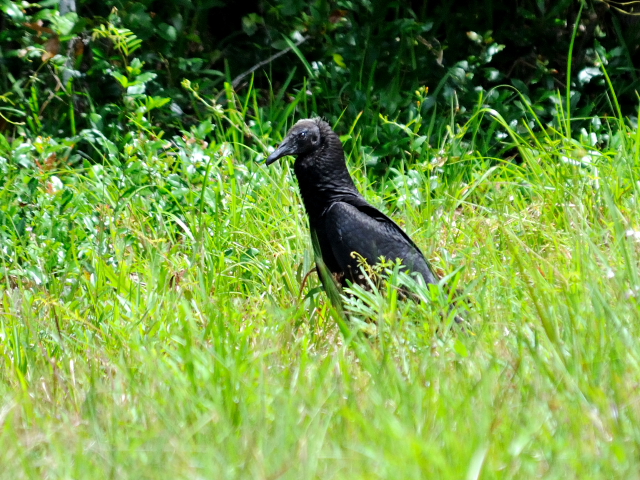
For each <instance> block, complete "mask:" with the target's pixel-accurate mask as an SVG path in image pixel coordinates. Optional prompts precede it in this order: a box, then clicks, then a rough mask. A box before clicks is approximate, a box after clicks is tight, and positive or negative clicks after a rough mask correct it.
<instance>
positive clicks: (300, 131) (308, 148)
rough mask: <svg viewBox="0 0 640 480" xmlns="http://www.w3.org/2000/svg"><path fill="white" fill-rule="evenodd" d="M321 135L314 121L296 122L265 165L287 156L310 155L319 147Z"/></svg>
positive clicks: (317, 124) (316, 121)
mask: <svg viewBox="0 0 640 480" xmlns="http://www.w3.org/2000/svg"><path fill="white" fill-rule="evenodd" d="M321 142H322V135H321V132H320V125H319V123H318V120H316V119H304V120H300V121H298V123H296V124H295V125H294V126H293V127H291V130H289V133H287V136H286V137H284V140H282V143H281V144H280V146H279V147H278V148H276V150H275V151H274V152H273V153H272V154H271V155H269V158H267V162H266V163H267V165H271V164H272V163H273V162H275V161H276V160H278V159H279V158H282V157H286V156H287V155H296V156H298V155H305V154H309V153H312V152H313V151H315V150H316V149H318V148H319V147H320V144H321Z"/></svg>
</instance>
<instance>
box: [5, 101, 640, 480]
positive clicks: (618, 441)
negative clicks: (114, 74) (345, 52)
mask: <svg viewBox="0 0 640 480" xmlns="http://www.w3.org/2000/svg"><path fill="white" fill-rule="evenodd" d="M303 91H304V90H303ZM237 100H238V101H237V102H235V103H234V102H231V103H230V104H229V105H228V106H227V107H226V109H224V110H222V109H220V108H218V109H217V110H216V111H215V113H213V117H212V119H211V121H205V122H203V123H202V124H201V125H200V127H199V128H197V129H193V130H192V131H191V132H185V133H184V136H183V137H181V138H179V137H176V138H173V139H158V138H157V137H156V136H153V135H150V134H148V133H146V132H145V131H142V130H140V131H136V130H134V131H133V132H132V133H131V135H129V136H128V137H126V138H124V139H123V141H122V144H121V145H117V148H116V149H115V150H114V148H113V145H111V146H110V144H109V140H106V139H103V140H100V139H99V138H98V137H96V136H95V134H93V135H94V136H91V135H92V134H91V132H85V133H84V135H85V138H86V139H89V140H87V141H90V143H91V144H92V145H94V146H95V150H94V151H95V152H96V153H95V155H94V156H93V158H92V159H91V161H87V160H84V164H83V166H82V167H79V168H69V167H67V166H66V163H65V162H66V161H69V158H70V157H69V155H72V154H73V152H74V150H73V145H67V144H65V143H64V142H63V141H55V140H52V139H42V138H34V139H24V138H23V139H21V140H19V141H16V142H15V143H14V144H12V145H9V144H8V143H7V142H6V141H5V143H4V144H3V145H4V147H3V149H2V152H3V153H2V156H3V157H4V158H5V159H6V161H5V162H2V163H0V168H2V169H3V176H4V179H3V180H2V185H3V188H2V190H1V191H0V225H1V227H0V234H1V237H0V244H1V253H0V259H1V263H0V268H1V273H2V284H1V285H0V288H1V296H0V359H1V360H0V362H1V365H2V368H1V369H0V395H1V397H0V398H1V399H2V400H1V401H0V465H2V468H1V469H0V478H7V479H9V478H11V479H21V478H51V479H58V478H60V479H63V478H64V479H66V478H74V479H79V478H87V479H88V478H91V479H95V478H118V479H124V478H132V479H134V478H135V479H141V478H150V479H151V478H153V479H157V478H189V479H192V478H265V479H276V478H290V479H302V478H323V479H325V478H345V479H347V478H348V479H354V478H363V479H364V478H366V479H370V478H385V479H390V478H398V479H407V478H466V479H476V478H513V479H521V478H562V479H566V478H581V479H582V478H625V479H627V478H637V477H638V476H639V475H638V472H639V471H640V465H639V464H640V460H639V459H640V451H639V448H638V445H639V444H640V443H639V442H640V429H639V427H638V425H640V422H639V420H640V419H639V418H638V417H639V409H638V405H639V404H640V403H639V401H640V395H639V394H638V385H639V383H640V364H639V362H638V357H639V355H640V353H639V352H640V349H639V348H638V340H637V339H638V338H639V337H640V322H639V320H640V310H639V307H638V296H639V295H640V279H639V278H638V255H639V253H640V248H639V247H640V233H639V232H640V213H639V210H640V209H639V206H638V194H639V189H640V184H639V183H638V182H639V181H640V160H639V156H638V152H639V150H640V134H638V132H637V130H635V129H631V128H629V127H628V126H627V125H626V124H625V123H624V121H625V120H624V119H617V120H611V119H609V120H606V119H602V120H600V124H599V125H603V126H602V127H601V128H600V127H599V129H598V131H597V134H596V132H595V131H594V133H593V135H591V133H592V132H588V131H585V132H584V135H583V136H582V137H581V138H568V137H566V136H565V135H564V134H563V132H561V131H555V130H553V129H549V128H545V129H544V130H542V132H543V133H542V134H539V133H536V134H534V133H533V131H529V130H530V128H531V127H530V126H529V125H525V124H520V125H517V126H515V125H507V124H504V123H501V119H500V118H499V117H497V116H495V115H494V112H492V111H489V110H485V109H483V108H482V105H481V104H480V105H479V106H478V109H477V114H476V115H474V116H473V118H472V120H471V122H470V123H469V124H467V125H462V126H456V125H455V124H452V125H451V129H450V132H449V134H448V135H447V136H446V137H444V138H442V140H441V144H440V145H437V146H433V147H428V146H427V145H424V146H423V147H420V148H417V147H416V149H415V150H414V151H412V152H407V156H406V158H405V161H404V162H401V163H400V167H399V168H395V169H394V170H390V171H389V172H388V174H387V176H385V177H384V178H382V179H373V178H370V177H369V176H368V175H367V160H368V158H369V156H370V155H371V152H370V151H369V150H367V148H366V145H362V144H361V141H360V138H359V136H358V131H359V126H358V125H356V126H355V128H351V126H345V125H339V126H337V129H338V130H339V132H340V133H341V134H347V133H349V136H346V137H345V148H346V151H347V155H348V163H349V167H350V169H351V171H352V173H353V175H354V178H355V179H356V182H357V183H358V185H359V187H360V188H361V190H362V191H363V192H364V194H365V196H366V197H367V198H368V199H370V200H371V202H372V203H374V204H375V205H376V206H379V207H380V208H382V209H383V210H385V211H387V212H389V213H390V214H391V215H392V216H393V217H394V218H395V219H397V220H398V221H399V222H400V223H401V224H403V225H404V226H405V228H406V229H407V231H408V232H409V233H410V234H411V235H412V237H413V238H414V239H415V240H416V242H417V243H418V245H420V246H421V248H422V249H423V250H424V251H425V252H426V253H427V255H428V257H429V258H430V259H431V261H432V263H433V265H434V267H435V268H436V270H438V271H439V273H440V274H441V275H443V276H444V275H450V279H451V280H450V282H451V283H454V284H455V283H456V282H457V286H458V287H459V289H461V291H462V292H463V293H462V296H463V301H461V302H460V304H461V305H467V304H468V305H469V307H468V311H467V312H466V313H465V316H466V318H467V320H468V327H467V329H466V330H464V329H459V328H455V327H454V328H448V327H449V324H450V319H449V320H447V318H443V316H442V315H441V309H440V308H439V307H438V305H430V304H425V303H415V302H404V301H402V300H399V299H397V298H396V297H395V296H394V295H393V294H392V293H391V292H392V291H393V290H392V289H391V290H390V294H389V295H386V296H383V295H382V294H371V293H368V292H359V293H358V292H356V295H355V297H352V298H351V299H350V300H348V301H347V305H346V306H347V310H349V309H350V311H351V312H352V313H353V314H354V315H355V316H358V315H359V314H364V313H367V314H369V315H371V316H373V317H374V318H376V319H377V320H378V324H377V327H378V328H377V333H376V334H375V335H369V336H363V335H360V334H357V332H356V330H357V329H356V328H353V329H352V331H350V332H347V333H346V335H345V334H343V333H342V332H341V331H340V329H339V327H338V324H337V322H336V318H338V317H337V314H336V312H335V311H334V310H333V307H332V306H331V304H330V302H329V301H328V300H327V298H326V296H325V295H324V293H322V291H321V290H320V288H319V282H318V280H317V278H316V276H315V275H312V276H311V277H310V279H309V281H308V282H307V283H306V285H305V286H304V288H302V290H301V287H302V282H303V278H304V277H305V275H306V273H307V272H308V271H309V270H310V269H311V268H313V254H312V249H311V243H310V240H309V235H308V230H307V225H306V217H305V215H304V212H303V210H302V207H301V203H300V200H299V198H298V194H297V187H296V184H295V180H294V178H293V175H292V170H291V168H290V163H289V162H288V161H286V160H285V161H281V162H280V163H279V164H278V165H276V166H274V167H270V168H265V167H264V166H263V165H261V164H259V163H257V162H256V160H260V159H261V158H263V156H264V153H265V152H264V150H263V146H264V145H273V144H275V143H277V141H278V139H279V138H280V137H281V136H282V135H284V133H285V130H286V128H287V126H288V125H289V124H290V123H291V122H292V121H293V120H292V119H291V117H290V115H289V113H287V114H286V115H285V114H283V111H282V109H281V108H280V105H281V104H274V105H273V106H271V107H269V106H266V107H265V108H262V109H258V108H253V107H252V106H256V107H257V98H256V97H255V96H254V94H253V92H250V93H248V94H247V95H246V96H245V97H243V98H238V99H237ZM304 101H305V98H304V95H302V94H301V95H300V96H299V98H296V99H294V102H295V103H296V105H294V107H297V108H299V109H303V108H304V107H303V105H304ZM215 108H216V107H215V106H212V109H214V110H215ZM252 112H260V114H259V116H255V115H256V114H255V113H252ZM309 114H310V112H309ZM252 115H254V116H252ZM381 121H382V120H381ZM607 121H608V122H609V123H607ZM249 125H252V126H249ZM497 129H499V130H500V131H502V132H504V134H506V135H508V136H509V137H507V138H510V140H509V141H510V142H511V143H512V146H513V151H514V152H516V153H514V155H512V157H511V158H509V159H492V158H488V157H486V156H485V154H484V153H483V152H484V151H486V150H484V147H482V145H485V144H486V142H487V141H488V140H487V138H486V137H483V136H481V135H477V136H476V134H473V132H480V133H482V132H484V131H486V130H490V131H492V132H493V131H497ZM402 135H411V129H408V130H407V129H402V128H398V136H402ZM476 138H477V141H475V139H476ZM481 142H485V143H481ZM54 154H55V155H54ZM80 161H81V163H82V161H83V160H80ZM383 290H384V288H383ZM363 312H364V313H363Z"/></svg>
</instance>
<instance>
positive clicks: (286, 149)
mask: <svg viewBox="0 0 640 480" xmlns="http://www.w3.org/2000/svg"><path fill="white" fill-rule="evenodd" d="M294 154H295V149H294V145H293V142H290V141H289V139H288V138H285V139H284V140H283V141H282V143H281V144H280V146H279V147H278V148H276V149H275V151H274V152H273V153H272V154H271V155H269V157H268V158H267V161H266V164H267V165H271V164H272V163H273V162H275V161H276V160H278V159H279V158H282V157H286V156H287V155H294Z"/></svg>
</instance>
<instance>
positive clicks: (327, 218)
mask: <svg viewBox="0 0 640 480" xmlns="http://www.w3.org/2000/svg"><path fill="white" fill-rule="evenodd" d="M287 155H295V156H296V157H297V158H296V160H295V163H294V166H293V168H294V172H295V175H296V178H297V179H298V185H299V187H300V195H301V196H302V200H303V202H304V206H305V209H306V211H307V215H308V216H309V227H310V228H311V231H312V236H313V235H314V234H315V235H317V240H318V243H319V247H320V253H321V257H322V260H323V262H324V264H325V265H326V267H327V268H328V270H329V271H330V272H331V273H332V274H333V276H334V278H335V279H336V280H337V281H338V282H340V283H341V284H342V286H343V287H345V286H347V285H348V283H347V281H350V282H355V283H360V284H362V283H363V277H362V275H361V270H360V268H359V264H358V262H359V261H361V260H360V259H359V258H358V257H361V258H363V259H365V260H366V261H367V263H368V264H369V265H375V264H377V263H378V262H379V261H380V257H381V256H383V257H385V258H386V259H387V260H391V261H397V260H398V259H400V260H401V261H402V265H404V266H405V267H406V268H407V269H408V270H410V271H411V272H414V273H415V272H417V273H418V274H420V275H421V276H422V278H424V281H425V282H426V283H427V284H430V283H433V284H435V283H437V282H438V278H437V277H436V275H435V274H434V273H433V270H432V269H431V267H430V265H429V262H428V261H427V259H426V258H425V256H424V255H423V254H422V252H421V251H420V249H419V248H418V246H417V245H416V244H415V243H414V242H413V240H411V238H409V236H408V235H407V234H406V233H405V232H404V231H403V230H402V229H401V228H400V227H399V226H398V224H396V223H395V222H394V221H393V220H391V219H390V218H389V217H387V216H386V215H385V214H384V213H382V212H381V211H380V210H378V209H377V208H375V207H373V206H372V205H370V204H369V203H367V201H366V200H365V199H364V197H363V196H362V195H361V194H360V192H359V191H358V189H357V188H356V186H355V184H354V183H353V180H352V179H351V176H350V175H349V171H348V170H347V165H346V162H345V157H344V150H343V148H342V143H341V142H340V138H339V137H338V135H336V133H335V132H334V131H333V130H332V129H331V126H329V124H328V123H327V122H325V121H323V120H322V119H320V118H313V119H305V120H300V121H299V122H297V123H296V124H295V125H294V126H293V127H292V128H291V130H290V131H289V133H287V136H286V137H285V138H284V140H283V141H282V143H281V144H280V146H279V147H278V148H277V149H276V150H275V151H274V152H273V153H272V154H271V155H269V157H268V158H267V161H266V164H267V165H270V164H272V163H273V162H275V161H276V160H278V159H279V158H282V157H284V156H287ZM354 252H355V253H357V255H354ZM321 279H322V276H321ZM323 283H324V282H323ZM325 287H326V285H325Z"/></svg>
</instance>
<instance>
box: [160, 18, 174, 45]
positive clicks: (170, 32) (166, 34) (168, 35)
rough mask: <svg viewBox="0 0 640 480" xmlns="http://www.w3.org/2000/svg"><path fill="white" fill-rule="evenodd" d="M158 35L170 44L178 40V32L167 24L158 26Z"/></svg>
mask: <svg viewBox="0 0 640 480" xmlns="http://www.w3.org/2000/svg"><path fill="white" fill-rule="evenodd" d="M158 35H160V36H161V37H162V38H164V39H165V40H167V41H168V42H175V41H176V39H177V38H178V32H177V31H176V29H175V27H173V26H171V25H168V24H166V23H161V24H160V25H159V26H158Z"/></svg>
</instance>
